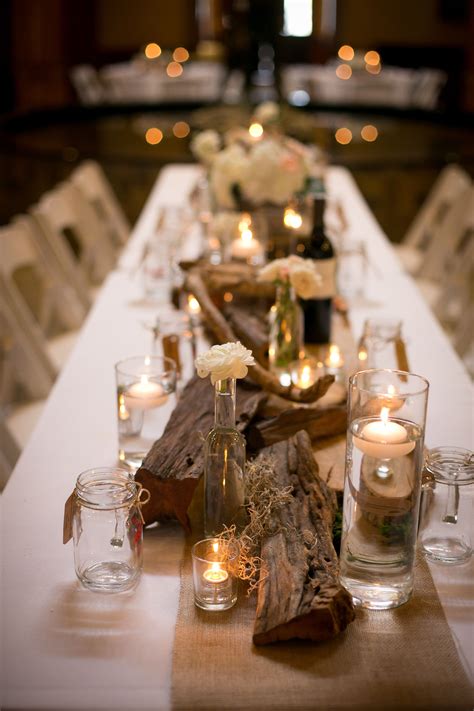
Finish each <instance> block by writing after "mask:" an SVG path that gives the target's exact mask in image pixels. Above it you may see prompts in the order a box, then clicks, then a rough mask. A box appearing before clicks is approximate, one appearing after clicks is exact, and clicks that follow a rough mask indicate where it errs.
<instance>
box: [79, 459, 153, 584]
mask: <svg viewBox="0 0 474 711" xmlns="http://www.w3.org/2000/svg"><path fill="white" fill-rule="evenodd" d="M149 498H150V494H149V492H148V491H147V490H146V489H142V487H141V485H140V484H138V483H137V482H135V481H134V480H133V478H132V475H131V474H130V472H128V471H127V470H125V469H120V468H118V467H115V468H108V467H103V468H99V469H89V470H87V471H85V472H82V474H80V475H79V476H78V478H77V482H76V488H75V490H74V496H73V515H72V533H73V541H74V563H75V568H76V575H77V577H78V578H79V580H80V581H81V583H82V584H83V585H84V586H85V587H86V588H89V590H94V591H96V592H123V591H125V590H130V589H131V588H133V587H135V585H136V584H137V583H138V580H139V578H140V574H141V569H142V543H143V517H142V513H141V506H142V504H143V503H146V502H147V501H148V500H149Z"/></svg>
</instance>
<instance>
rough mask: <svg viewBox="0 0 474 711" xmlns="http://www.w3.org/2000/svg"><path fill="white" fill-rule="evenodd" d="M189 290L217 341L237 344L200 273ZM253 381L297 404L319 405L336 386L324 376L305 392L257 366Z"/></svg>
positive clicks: (191, 279)
mask: <svg viewBox="0 0 474 711" xmlns="http://www.w3.org/2000/svg"><path fill="white" fill-rule="evenodd" d="M185 286H186V288H187V289H188V290H189V291H191V292H192V293H193V294H194V296H195V297H196V299H197V300H198V301H199V304H200V306H201V309H202V312H203V314H204V315H205V317H206V326H207V327H208V328H210V329H211V331H212V332H213V333H214V335H215V337H216V340H217V341H218V342H220V343H225V342H228V341H237V340H238V339H237V337H236V335H235V333H234V331H233V330H232V328H231V326H230V324H229V323H228V321H227V320H226V318H225V317H224V315H223V314H222V313H221V312H220V311H219V309H218V308H217V307H216V306H215V305H214V303H213V301H212V299H211V297H210V296H209V293H208V291H207V288H206V285H205V283H204V281H203V279H202V277H201V275H200V273H199V271H198V270H194V269H191V271H190V272H188V274H187V275H186V280H185ZM249 377H250V378H251V379H252V380H253V382H254V383H256V384H257V385H260V386H261V387H262V388H263V389H264V390H267V391H269V392H272V393H275V394H276V395H281V397H284V398H287V399H288V400H293V401H295V402H315V401H316V400H318V399H319V398H321V397H323V395H325V394H326V392H327V391H328V389H329V387H330V386H331V384H332V383H333V382H334V376H333V375H324V376H323V377H322V378H319V380H317V381H316V382H315V383H314V385H312V386H311V387H309V388H305V389H301V388H298V387H296V386H295V385H288V386H285V385H282V384H281V383H280V381H279V379H278V378H277V377H276V376H275V375H274V374H273V373H271V372H270V371H269V370H266V369H265V368H263V367H262V366H261V365H260V364H259V363H256V364H255V365H254V366H252V368H251V369H250V370H249Z"/></svg>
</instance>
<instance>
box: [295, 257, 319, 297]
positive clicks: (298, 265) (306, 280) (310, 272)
mask: <svg viewBox="0 0 474 711" xmlns="http://www.w3.org/2000/svg"><path fill="white" fill-rule="evenodd" d="M296 259H298V258H297V257H296ZM289 271H290V284H291V286H292V287H293V289H294V290H295V293H296V295H297V296H299V297H300V298H301V299H311V298H312V297H314V296H315V295H316V294H317V293H318V290H319V289H320V287H321V282H322V279H321V275H320V274H318V272H317V271H316V269H315V267H314V264H313V262H310V261H309V260H305V259H301V260H299V261H298V262H296V261H293V262H292V263H290V268H289Z"/></svg>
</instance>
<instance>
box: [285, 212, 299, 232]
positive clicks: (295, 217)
mask: <svg viewBox="0 0 474 711" xmlns="http://www.w3.org/2000/svg"><path fill="white" fill-rule="evenodd" d="M283 224H284V225H285V227H289V228H290V229H292V230H298V229H299V228H300V227H301V225H302V224H303V218H302V217H301V215H300V214H299V213H298V212H296V210H294V209H293V208H292V207H286V208H285V212H284V214H283Z"/></svg>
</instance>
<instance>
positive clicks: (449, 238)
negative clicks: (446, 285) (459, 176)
mask: <svg viewBox="0 0 474 711" xmlns="http://www.w3.org/2000/svg"><path fill="white" fill-rule="evenodd" d="M472 230H474V186H471V187H469V188H467V189H463V190H460V191H459V193H458V195H457V197H456V199H455V200H454V202H453V203H452V205H451V206H450V208H449V209H448V211H447V212H446V214H445V215H444V218H443V220H442V221H441V222H440V223H439V224H438V225H437V227H436V229H435V230H434V234H433V238H432V240H431V242H430V244H429V246H428V248H427V250H426V253H425V255H424V258H423V262H422V265H421V268H420V271H419V273H418V275H419V276H420V277H422V278H424V279H434V280H439V279H443V278H444V277H445V276H446V273H447V271H449V269H450V263H452V261H453V259H454V257H455V255H456V253H457V252H458V251H459V250H460V249H461V248H462V245H463V243H464V242H465V240H466V236H468V235H469V234H470V233H471V232H472Z"/></svg>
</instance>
